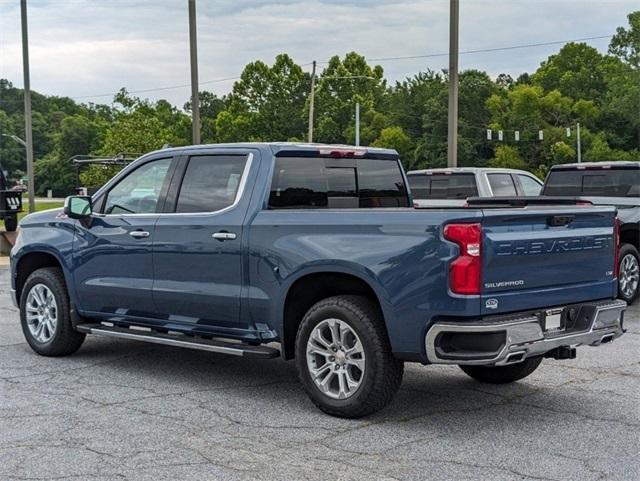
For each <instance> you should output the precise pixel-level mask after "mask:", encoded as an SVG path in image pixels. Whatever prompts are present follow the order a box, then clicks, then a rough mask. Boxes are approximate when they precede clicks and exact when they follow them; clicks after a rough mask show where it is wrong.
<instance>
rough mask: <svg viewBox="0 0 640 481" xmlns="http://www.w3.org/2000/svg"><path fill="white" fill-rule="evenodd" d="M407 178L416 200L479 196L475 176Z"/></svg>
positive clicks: (431, 175)
mask: <svg viewBox="0 0 640 481" xmlns="http://www.w3.org/2000/svg"><path fill="white" fill-rule="evenodd" d="M407 178H408V179H409V185H410V186H411V193H412V194H413V198H414V199H418V200H424V199H466V198H468V197H477V196H478V187H477V185H476V177H475V175H474V174H462V173H445V172H442V173H440V172H434V173H416V174H411V175H409V176H408V177H407Z"/></svg>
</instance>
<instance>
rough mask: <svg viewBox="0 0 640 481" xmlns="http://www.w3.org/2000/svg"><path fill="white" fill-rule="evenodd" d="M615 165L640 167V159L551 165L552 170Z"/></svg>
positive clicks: (598, 167)
mask: <svg viewBox="0 0 640 481" xmlns="http://www.w3.org/2000/svg"><path fill="white" fill-rule="evenodd" d="M613 167H624V168H625V169H629V168H631V169H640V161H632V160H618V161H613V162H580V163H577V164H558V165H553V166H551V170H574V169H575V170H578V169H611V168H613Z"/></svg>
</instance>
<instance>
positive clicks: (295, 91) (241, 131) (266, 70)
mask: <svg viewBox="0 0 640 481" xmlns="http://www.w3.org/2000/svg"><path fill="white" fill-rule="evenodd" d="M309 85H310V77H309V75H308V74H307V73H305V72H304V71H303V70H302V67H300V66H299V65H297V64H296V63H295V62H294V61H293V60H292V59H291V57H289V56H288V55H286V54H281V55H278V56H277V57H276V59H275V62H274V64H273V66H272V67H269V66H268V65H266V64H265V63H264V62H262V61H260V60H258V61H256V62H252V63H250V64H249V65H247V66H246V67H245V68H244V70H243V71H242V74H241V76H240V80H238V81H237V82H236V83H235V84H234V85H233V90H232V92H231V94H229V97H228V100H227V108H226V109H225V110H224V111H223V112H221V113H219V114H218V115H217V118H216V121H215V132H216V136H217V138H218V139H219V140H222V141H227V142H229V141H235V142H238V141H248V140H254V141H258V140H264V141H266V140H272V141H273V140H281V141H282V140H289V139H291V138H295V137H300V136H301V135H302V132H304V130H305V127H306V123H305V121H304V117H303V113H304V105H305V101H306V97H307V93H308V91H309ZM223 113H225V115H224V116H222V114H223Z"/></svg>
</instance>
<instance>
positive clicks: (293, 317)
mask: <svg viewBox="0 0 640 481" xmlns="http://www.w3.org/2000/svg"><path fill="white" fill-rule="evenodd" d="M283 293H284V294H283V297H282V302H281V303H280V306H282V307H281V311H280V313H279V315H278V319H279V320H280V326H279V329H278V331H279V337H280V342H281V349H282V356H283V358H284V359H292V358H293V357H294V353H295V346H294V345H295V338H296V334H297V331H298V327H299V325H300V322H301V321H302V318H303V317H304V315H305V313H306V312H307V311H308V310H309V308H311V306H312V305H313V304H315V303H316V302H318V301H320V300H322V299H326V298H327V297H332V296H336V295H343V294H352V295H362V296H365V297H367V298H369V299H370V300H371V301H372V302H373V303H374V304H375V305H376V307H377V308H378V309H379V311H380V314H381V315H382V318H383V320H384V322H385V329H386V331H387V335H389V329H388V323H389V322H390V319H391V316H392V309H391V307H390V303H389V301H388V297H387V295H386V292H385V290H384V289H383V288H382V286H380V284H379V283H377V282H376V281H375V278H374V277H373V275H372V274H368V273H361V272H358V271H356V270H354V269H349V268H345V267H344V266H341V267H338V268H336V266H332V267H329V266H326V267H322V268H320V267H318V266H315V267H313V268H310V269H306V270H304V271H301V272H299V273H298V274H297V275H296V276H294V277H292V278H291V279H290V280H289V282H288V283H287V284H286V286H284V289H283Z"/></svg>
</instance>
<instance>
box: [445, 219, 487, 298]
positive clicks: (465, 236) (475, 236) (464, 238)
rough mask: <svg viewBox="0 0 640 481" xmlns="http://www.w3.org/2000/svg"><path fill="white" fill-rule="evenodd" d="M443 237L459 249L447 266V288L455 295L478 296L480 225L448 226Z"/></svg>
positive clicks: (480, 270) (480, 274)
mask: <svg viewBox="0 0 640 481" xmlns="http://www.w3.org/2000/svg"><path fill="white" fill-rule="evenodd" d="M444 237H445V239H447V240H450V241H452V242H455V243H456V244H458V246H459V247H460V254H459V255H458V257H457V258H455V259H454V260H453V261H451V264H450V265H449V288H450V289H451V291H452V292H454V293H456V294H466V295H470V294H480V287H481V281H482V257H481V254H482V227H481V226H480V224H448V225H447V226H445V228H444Z"/></svg>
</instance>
